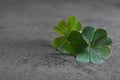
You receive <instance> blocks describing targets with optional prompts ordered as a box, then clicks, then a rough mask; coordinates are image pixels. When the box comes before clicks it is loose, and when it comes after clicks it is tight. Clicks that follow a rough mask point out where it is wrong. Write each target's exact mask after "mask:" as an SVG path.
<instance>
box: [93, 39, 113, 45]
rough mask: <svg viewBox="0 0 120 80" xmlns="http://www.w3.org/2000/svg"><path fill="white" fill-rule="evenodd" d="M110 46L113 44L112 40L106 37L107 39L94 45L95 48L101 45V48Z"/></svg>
mask: <svg viewBox="0 0 120 80" xmlns="http://www.w3.org/2000/svg"><path fill="white" fill-rule="evenodd" d="M110 44H112V39H111V38H109V37H106V38H104V39H102V40H100V41H97V42H96V43H94V46H96V45H99V46H105V45H106V46H108V45H110Z"/></svg>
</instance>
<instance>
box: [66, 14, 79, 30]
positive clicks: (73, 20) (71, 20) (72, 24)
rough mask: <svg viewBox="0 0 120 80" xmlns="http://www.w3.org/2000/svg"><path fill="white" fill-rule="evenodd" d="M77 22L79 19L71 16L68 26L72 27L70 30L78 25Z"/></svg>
mask: <svg viewBox="0 0 120 80" xmlns="http://www.w3.org/2000/svg"><path fill="white" fill-rule="evenodd" d="M76 22H77V18H76V17H75V16H70V17H69V18H68V22H67V23H68V26H69V27H70V29H72V28H73V27H74V26H75V25H76Z"/></svg>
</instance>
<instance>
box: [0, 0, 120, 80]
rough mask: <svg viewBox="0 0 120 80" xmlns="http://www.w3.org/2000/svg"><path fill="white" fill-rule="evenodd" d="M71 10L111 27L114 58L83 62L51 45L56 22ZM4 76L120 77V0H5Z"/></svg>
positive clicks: (20, 79) (0, 19)
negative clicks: (97, 63) (98, 61)
mask: <svg viewBox="0 0 120 80" xmlns="http://www.w3.org/2000/svg"><path fill="white" fill-rule="evenodd" d="M71 15H75V16H77V17H78V20H80V21H81V22H82V23H83V26H84V27H85V26H87V25H94V26H95V27H96V28H106V29H107V31H108V35H109V36H110V37H111V38H112V39H113V44H112V45H111V48H112V56H111V57H110V58H109V59H107V60H105V61H104V62H103V63H102V64H99V65H94V64H83V63H80V62H76V61H75V59H74V57H73V56H67V55H62V54H60V53H58V52H57V51H56V50H55V49H54V48H53V47H52V46H51V42H52V40H53V39H54V38H55V37H57V35H56V33H55V32H54V31H53V26H55V25H56V24H57V22H58V21H60V20H62V19H67V18H68V17H69V16H71ZM0 80H120V1H119V0H0Z"/></svg>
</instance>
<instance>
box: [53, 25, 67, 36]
mask: <svg viewBox="0 0 120 80" xmlns="http://www.w3.org/2000/svg"><path fill="white" fill-rule="evenodd" d="M54 31H55V32H56V33H57V34H59V35H65V33H64V31H63V30H62V29H61V28H60V27H57V26H56V27H54Z"/></svg>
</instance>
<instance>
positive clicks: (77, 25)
mask: <svg viewBox="0 0 120 80" xmlns="http://www.w3.org/2000/svg"><path fill="white" fill-rule="evenodd" d="M81 29H82V24H81V22H76V24H75V25H74V26H73V27H72V28H71V30H70V31H74V30H75V31H80V30H81Z"/></svg>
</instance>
